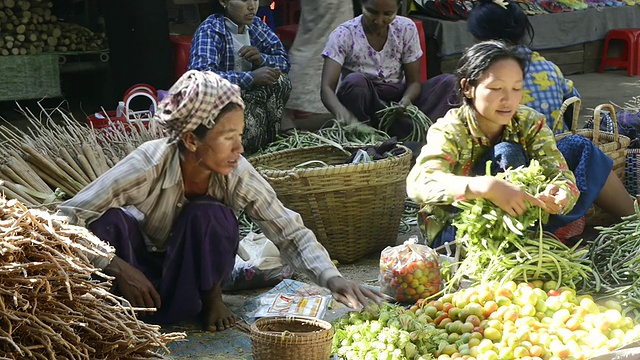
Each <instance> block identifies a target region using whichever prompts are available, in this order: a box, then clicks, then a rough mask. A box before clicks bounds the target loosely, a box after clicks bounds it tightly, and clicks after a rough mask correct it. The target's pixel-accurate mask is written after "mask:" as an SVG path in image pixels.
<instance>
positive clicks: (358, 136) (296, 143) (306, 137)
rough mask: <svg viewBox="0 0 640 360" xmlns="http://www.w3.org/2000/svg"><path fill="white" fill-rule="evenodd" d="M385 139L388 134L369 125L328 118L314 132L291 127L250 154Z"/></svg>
mask: <svg viewBox="0 0 640 360" xmlns="http://www.w3.org/2000/svg"><path fill="white" fill-rule="evenodd" d="M387 139H389V135H387V134H386V133H384V132H382V131H379V130H376V129H374V128H371V127H369V126H366V125H362V124H359V123H356V124H350V125H343V124H341V123H340V122H338V121H336V120H330V121H329V122H328V123H327V124H325V126H324V127H322V128H321V129H319V130H317V131H315V132H310V131H304V130H297V129H293V130H291V132H289V133H288V134H287V135H285V136H283V135H278V138H277V140H276V141H274V142H272V143H270V144H269V145H268V146H267V147H266V148H265V149H263V150H262V151H260V152H258V153H256V154H254V155H252V156H258V155H264V154H270V153H274V152H277V151H282V150H288V149H301V148H305V147H312V146H320V145H331V146H335V147H339V148H341V147H342V146H343V145H346V146H352V147H357V146H364V145H371V144H377V143H380V142H383V141H385V140H387Z"/></svg>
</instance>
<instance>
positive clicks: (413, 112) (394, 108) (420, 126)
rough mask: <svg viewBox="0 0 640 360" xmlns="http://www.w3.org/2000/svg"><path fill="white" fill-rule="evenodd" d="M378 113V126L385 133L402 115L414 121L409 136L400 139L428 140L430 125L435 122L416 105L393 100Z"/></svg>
mask: <svg viewBox="0 0 640 360" xmlns="http://www.w3.org/2000/svg"><path fill="white" fill-rule="evenodd" d="M376 115H377V116H378V118H379V119H380V124H379V126H378V127H379V128H380V130H382V131H384V132H385V133H389V130H390V129H391V125H392V124H393V122H394V121H396V120H397V119H398V117H400V116H408V117H409V118H410V119H411V120H412V121H413V130H411V133H410V134H409V135H407V137H405V138H403V139H400V141H418V142H426V141H427V131H428V130H429V126H431V125H432V124H433V122H432V121H431V119H429V118H428V117H427V115H425V114H424V113H423V112H422V111H421V110H420V109H418V107H417V106H415V105H409V106H407V107H404V106H401V105H400V104H399V103H395V102H391V104H389V106H387V107H385V108H384V109H382V110H378V112H377V113H376Z"/></svg>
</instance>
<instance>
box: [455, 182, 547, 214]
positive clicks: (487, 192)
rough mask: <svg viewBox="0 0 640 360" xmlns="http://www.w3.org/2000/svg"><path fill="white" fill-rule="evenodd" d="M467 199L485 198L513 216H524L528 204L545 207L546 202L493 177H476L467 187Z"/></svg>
mask: <svg viewBox="0 0 640 360" xmlns="http://www.w3.org/2000/svg"><path fill="white" fill-rule="evenodd" d="M465 197H466V198H467V199H475V198H485V199H487V200H490V201H491V202H492V203H494V204H496V205H497V206H498V207H499V208H501V209H502V210H504V211H506V212H507V213H508V214H509V215H511V216H517V215H522V214H523V213H524V212H525V211H526V210H527V203H530V204H533V205H535V206H539V207H541V208H543V209H544V208H545V207H544V202H542V201H541V200H539V199H537V198H536V197H534V196H533V195H531V194H529V193H527V192H526V191H524V190H522V189H521V188H519V187H518V186H516V185H513V184H510V183H509V182H507V181H505V180H502V179H498V178H495V177H492V176H479V177H474V178H473V179H472V180H470V181H469V185H468V186H467V193H465Z"/></svg>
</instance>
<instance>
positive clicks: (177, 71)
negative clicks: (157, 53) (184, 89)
mask: <svg viewBox="0 0 640 360" xmlns="http://www.w3.org/2000/svg"><path fill="white" fill-rule="evenodd" d="M192 38H193V36H191V35H171V36H170V39H171V47H172V48H173V78H174V80H178V79H179V78H180V76H182V74H184V73H185V72H186V71H187V67H188V66H189V52H190V51H191V39H192Z"/></svg>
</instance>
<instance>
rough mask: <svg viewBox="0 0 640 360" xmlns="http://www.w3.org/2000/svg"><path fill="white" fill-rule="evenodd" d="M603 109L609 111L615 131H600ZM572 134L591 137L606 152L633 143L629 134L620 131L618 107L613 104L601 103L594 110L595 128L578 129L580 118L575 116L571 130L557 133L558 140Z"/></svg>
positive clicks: (623, 147)
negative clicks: (617, 115)
mask: <svg viewBox="0 0 640 360" xmlns="http://www.w3.org/2000/svg"><path fill="white" fill-rule="evenodd" d="M563 106H564V104H563ZM603 109H606V110H608V111H609V116H611V122H612V127H613V133H610V132H606V131H600V118H601V117H602V110H603ZM565 110H566V108H565ZM557 121H558V118H557V119H556V122H557ZM555 128H556V126H555V125H554V129H555ZM571 134H574V135H582V136H585V137H589V138H591V141H592V142H593V143H594V144H595V145H596V146H598V147H599V148H600V149H601V150H602V151H604V152H605V153H607V152H613V151H616V150H621V149H625V148H627V147H628V146H629V144H631V139H630V138H629V137H628V136H625V135H620V132H619V131H618V121H617V119H616V109H615V108H614V107H613V105H611V104H600V105H598V106H596V108H595V109H594V110H593V129H578V120H577V118H576V117H575V116H574V118H573V121H572V122H571V130H570V132H565V133H562V134H558V135H556V140H560V139H562V138H564V137H566V136H569V135H571ZM601 140H603V141H605V143H603V144H601V143H600V141H601Z"/></svg>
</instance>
